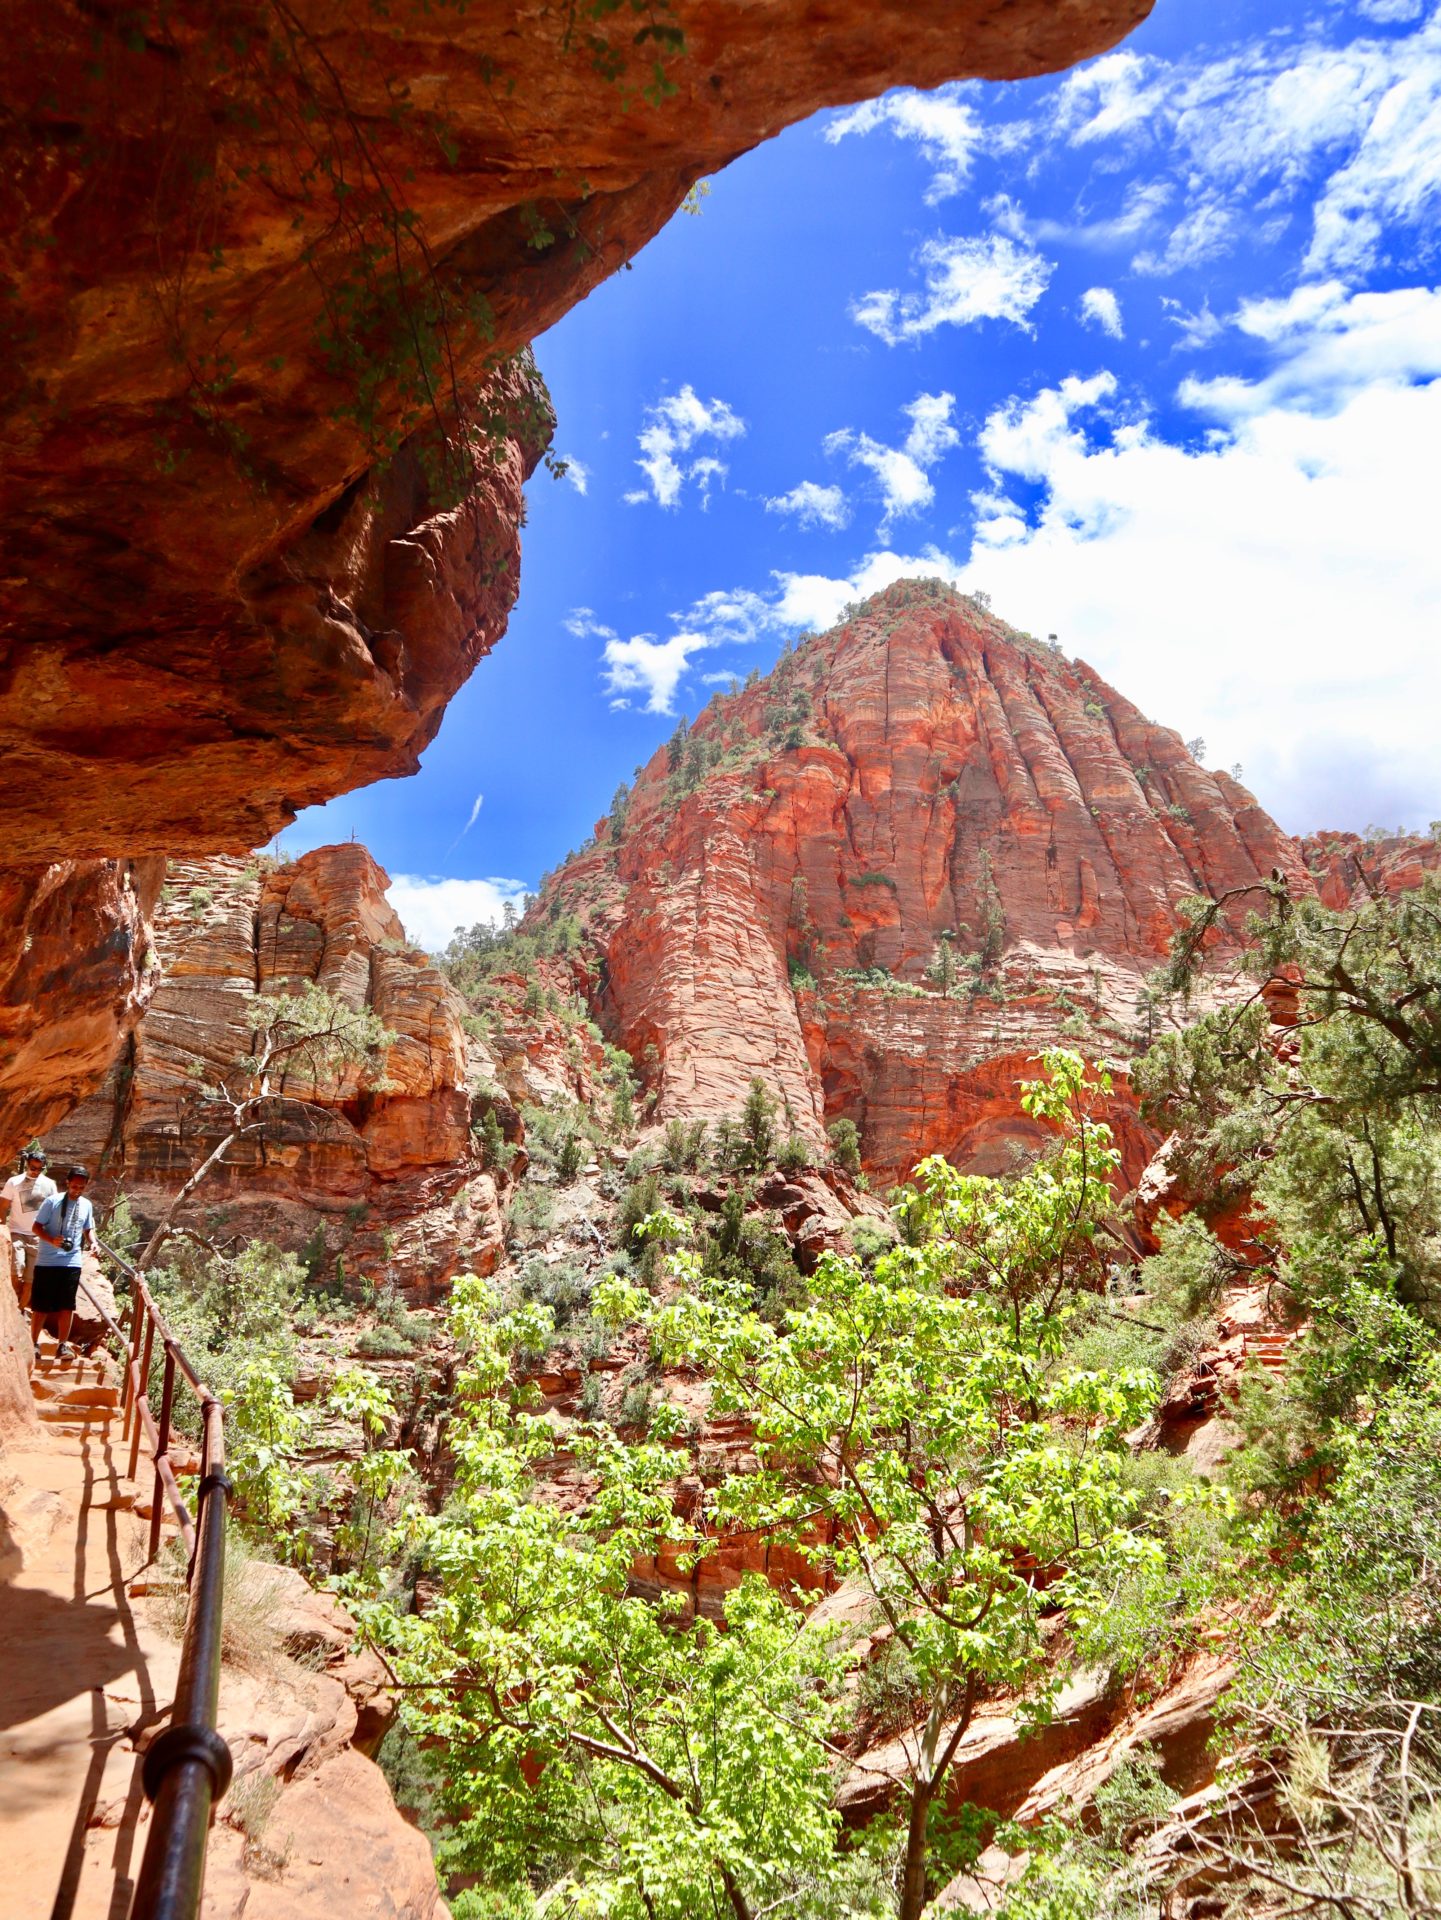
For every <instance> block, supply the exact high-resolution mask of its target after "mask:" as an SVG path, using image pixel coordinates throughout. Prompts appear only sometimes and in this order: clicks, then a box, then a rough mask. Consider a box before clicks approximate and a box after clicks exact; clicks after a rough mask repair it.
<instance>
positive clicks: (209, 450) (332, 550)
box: [0, 0, 1151, 1153]
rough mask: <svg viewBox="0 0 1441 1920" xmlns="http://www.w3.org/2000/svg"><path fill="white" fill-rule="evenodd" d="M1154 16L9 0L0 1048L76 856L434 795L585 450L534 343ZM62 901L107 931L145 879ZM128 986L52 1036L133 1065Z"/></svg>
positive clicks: (102, 881) (64, 1073)
mask: <svg viewBox="0 0 1441 1920" xmlns="http://www.w3.org/2000/svg"><path fill="white" fill-rule="evenodd" d="M1150 4H1151V0H1060V3H1059V4H1057V0H827V3H826V4H825V5H823V6H821V7H817V6H815V5H812V4H809V3H807V4H802V0H772V4H768V5H766V6H764V7H737V6H734V5H730V4H726V3H725V0H658V3H657V4H656V5H655V6H654V7H652V8H648V9H647V10H646V14H645V18H644V20H643V21H642V20H639V18H638V16H636V15H635V13H634V9H632V8H628V7H620V8H619V9H611V10H607V9H605V8H580V9H577V8H576V7H574V6H564V7H554V8H546V7H540V8H537V7H534V6H529V5H523V4H521V3H520V0H486V4H485V5H482V6H470V7H464V6H457V7H449V6H434V5H430V4H423V0H398V3H397V4H394V5H389V6H384V7H381V6H373V7H359V8H357V7H355V6H352V5H349V4H345V3H343V0H291V4H288V5H286V6H285V7H284V8H281V7H279V6H276V5H273V4H271V3H270V0H239V3H238V4H236V5H233V6H228V7H226V8H225V9H223V10H222V11H220V12H217V10H216V9H215V8H214V7H213V6H212V5H210V4H208V0H177V3H176V4H173V5H169V6H166V7H164V8H150V9H146V8H140V9H136V8H132V7H122V6H116V5H111V4H109V3H108V0H104V3H102V4H100V5H91V4H88V3H87V4H82V3H81V0H44V3H43V4H42V0H14V4H12V5H10V6H9V7H7V8H6V10H5V31H4V34H3V36H0V754H3V759H4V764H5V769H6V821H5V825H6V834H5V859H6V862H7V863H8V865H9V867H10V869H11V871H10V874H9V876H8V877H7V876H6V875H5V874H3V873H0V909H3V913H0V1033H5V1034H6V1035H7V1036H8V1034H9V1033H10V1031H11V1029H12V1027H13V1028H17V1029H19V1030H22V1031H24V1030H26V1028H27V1022H28V1021H29V1018H30V1008H31V1005H32V1003H31V1002H30V1001H28V1000H27V999H26V998H25V993H26V991H27V988H28V983H27V982H26V981H25V980H24V979H18V980H17V979H15V978H13V977H12V976H15V975H17V974H24V973H25V971H26V969H25V967H24V965H23V964H22V961H23V956H24V953H25V942H26V939H27V927H26V924H25V914H26V912H27V911H29V910H30V908H31V907H33V905H34V903H35V901H36V898H37V897H38V896H39V895H40V894H42V893H47V892H48V893H51V894H53V892H54V887H55V876H54V875H53V874H47V873H46V872H45V871H44V869H45V868H46V867H47V866H48V865H50V864H51V863H54V862H60V861H77V860H79V861H86V860H90V861H96V860H99V861H104V860H110V859H114V858H116V857H124V858H127V859H129V858H135V857H137V856H140V855H149V854H156V855H161V854H164V855H196V854H203V853H210V852H216V851H228V852H242V851H243V850H244V849H246V848H248V847H252V846H257V845H261V844H263V843H264V842H265V841H266V840H267V839H268V838H269V837H270V835H271V834H272V833H273V832H274V831H275V829H276V828H277V827H278V826H280V825H281V824H282V823H284V822H286V821H288V820H289V819H291V818H292V817H293V816H294V814H295V812H296V810H297V809H298V808H300V807H302V806H304V805H307V804H309V803H311V802H314V801H319V800H323V799H327V798H329V797H331V796H332V795H334V794H337V793H341V792H344V791H346V790H348V789H350V788H352V787H356V786H359V785H363V784H364V783H366V782H367V781H371V780H375V779H377V778H380V777H381V776H383V775H393V774H398V773H407V772H413V771H414V770H415V767H416V765H417V756H418V755H419V753H420V751H421V749H422V748H423V747H424V746H425V745H426V744H427V742H428V741H429V740H430V739H432V738H433V736H434V734H435V730H436V728H437V727H438V726H439V724H440V719H441V716H442V714H443V713H444V710H445V706H446V703H447V701H448V700H449V699H450V697H451V695H452V694H453V693H454V692H455V690H456V688H457V687H458V686H460V685H461V683H462V682H463V681H464V680H465V679H466V677H467V676H468V675H469V674H470V672H471V671H472V669H473V668H474V667H475V665H476V663H477V661H478V660H479V659H480V658H481V657H482V656H483V655H484V654H485V653H486V652H487V651H488V649H489V648H490V647H491V646H493V645H494V644H495V641H496V640H497V638H498V637H499V636H500V634H501V633H502V632H503V631H504V627H505V622H506V618H507V616H508V613H509V609H510V606H511V604H512V602H513V600H514V598H515V593H516V588H517V581H518V567H519V540H518V535H517V528H518V526H519V523H520V519H521V511H522V500H521V488H522V485H523V482H524V480H525V478H526V476H527V475H528V474H529V472H530V471H531V469H532V468H533V466H534V465H535V463H536V461H537V460H538V458H539V457H540V454H541V451H542V449H543V448H544V447H545V445H546V443H547V442H548V440H549V437H550V432H551V426H552V422H551V417H550V412H549V403H548V401H547V399H546V397H545V394H544V390H543V388H542V387H541V386H540V385H539V384H538V382H537V380H536V378H535V376H534V371H533V369H532V368H530V367H529V366H528V364H527V363H526V362H525V360H524V359H523V358H522V359H517V358H516V357H515V356H516V355H517V352H518V350H520V349H523V348H524V346H525V344H526V342H528V341H529V340H531V339H533V338H534V337H535V336H536V335H537V334H538V333H540V332H541V331H543V330H544V329H545V328H546V327H548V326H550V325H552V324H553V323H554V322H555V321H556V320H557V319H559V318H560V316H561V315H562V314H563V313H564V312H565V311H566V310H567V309H568V308H569V307H570V306H572V305H574V303H575V302H576V301H577V300H579V299H581V298H583V297H584V295H585V294H586V293H587V292H588V291H589V289H590V288H591V287H593V286H594V285H596V283H597V282H598V281H600V280H602V279H604V278H605V277H606V276H607V275H608V274H610V273H612V272H614V271H615V270H616V269H617V268H618V267H619V266H621V265H622V264H624V263H625V262H626V261H627V260H628V259H629V257H630V256H631V255H632V254H633V253H634V252H635V251H636V250H637V249H638V248H639V247H640V246H642V245H643V244H644V243H645V241H647V240H648V239H649V238H650V237H651V236H652V235H653V234H654V233H655V232H656V231H657V230H658V229H659V228H660V227H661V226H662V225H663V224H664V222H665V221H666V220H667V219H668V218H669V217H670V215H671V213H672V212H673V211H674V209H675V208H676V206H677V205H678V204H679V202H680V200H681V198H682V196H683V195H684V193H685V192H686V190H687V189H688V187H689V186H690V184H691V182H692V181H693V180H695V179H696V177H697V176H698V175H700V174H702V173H707V172H713V171H715V170H716V169H718V168H720V167H723V166H724V165H725V164H726V163H727V162H728V161H730V160H731V159H734V158H735V157H736V156H737V155H738V154H740V153H743V152H745V151H746V150H747V149H748V148H750V147H752V146H754V145H755V144H756V143H757V142H758V141H760V140H763V139H765V138H767V137H768V136H769V135H771V134H774V133H777V132H779V131H780V129H781V128H782V127H784V126H786V125H787V124H789V123H790V122H792V121H794V120H797V119H799V118H802V117H803V116H804V115H806V114H808V113H811V112H813V111H814V110H815V109H816V108H818V107H821V106H824V105H826V104H834V103H837V102H842V101H849V100H854V99H858V98H862V97H865V96H867V95H870V94H875V93H879V92H881V91H882V90H883V89H885V88H886V87H888V86H891V85H895V84H897V83H900V82H910V83H912V84H915V85H919V86H933V85H935V84H936V83H938V82H940V81H942V80H946V79H953V78H959V77H962V76H965V75H979V76H984V77H987V78H993V79H998V78H1004V77H1008V76H1023V75H1030V74H1036V73H1042V72H1046V71H1050V70H1054V69H1056V68H1060V67H1064V66H1066V65H1068V64H1070V63H1071V62H1073V61H1076V60H1079V59H1082V58H1084V57H1085V56H1087V55H1089V54H1092V53H1096V52H1099V51H1101V50H1102V49H1103V48H1105V47H1108V46H1110V45H1112V44H1114V42H1115V41H1116V40H1118V39H1119V38H1120V37H1121V36H1122V35H1123V34H1124V33H1125V32H1126V31H1127V30H1128V29H1129V28H1131V27H1132V26H1134V25H1135V24H1136V22H1137V21H1138V20H1140V19H1142V18H1144V16H1145V15H1146V13H1147V12H1148V11H1149V10H1150ZM440 434H445V435H447V436H448V437H449V441H450V447H451V454H452V455H453V457H448V458H446V459H439V458H438V457H437V436H438V435H440ZM63 878H64V879H65V880H66V881H67V883H68V884H69V885H70V886H71V888H72V893H73V895H74V897H75V898H76V899H77V900H78V902H79V904H80V906H81V909H82V910H88V907H89V905H90V904H91V903H93V901H94V900H95V899H96V898H97V897H98V896H99V895H100V894H103V893H104V891H105V889H106V887H107V886H108V885H109V884H110V882H109V881H108V880H107V878H106V874H105V872H104V871H103V870H102V869H101V868H98V867H94V868H91V869H90V870H89V871H88V872H77V871H76V870H74V869H67V870H66V873H65V875H64V876H63ZM52 905H53V902H52ZM137 925H138V923H137V922H136V920H135V917H134V915H133V913H132V912H131V910H130V909H129V907H128V906H126V905H125V904H124V903H120V902H117V903H116V914H115V917H114V919H113V921H112V930H115V931H118V932H120V933H122V934H124V935H125V936H126V937H127V938H128V939H129V942H130V950H131V951H133V952H137V953H138V952H139V950H140V948H139V945H138V944H137V942H136V939H135V937H134V936H135V934H136V931H137ZM102 945H103V941H102ZM114 957H115V964H114V966H113V967H112V968H110V969H109V970H108V971H106V970H105V969H102V970H101V973H100V974H99V975H95V974H93V973H87V974H86V975H85V977H84V978H81V979H76V980H73V981H70V982H67V983H66V984H65V985H64V986H63V988H62V989H61V991H60V992H59V993H58V994H56V995H54V996H52V997H51V999H50V1000H49V1002H48V1006H47V1017H48V1018H49V1019H50V1020H51V1021H52V1022H58V1023H59V1024H61V1025H66V1024H68V1025H71V1026H73V1027H76V1028H84V1029H86V1030H87V1032H88V1033H89V1034H90V1035H92V1036H93V1035H94V1034H96V1033H98V1032H99V1031H100V1030H101V1029H103V1028H105V1027H106V1026H107V1024H108V1025H109V1026H110V1027H111V1028H113V1031H114V1036H115V1038H117V1039H118V1038H119V1037H120V1036H121V1035H122V1034H123V1032H124V1031H125V1030H127V1027H128V1025H129V1024H132V1023H133V1020H134V1018H135V1015H136V1013H137V1012H138V1004H139V1002H138V997H137V996H136V994H135V991H134V989H135V984H136V982H135V976H134V973H133V968H132V967H131V965H130V961H129V960H128V959H127V958H126V956H125V955H122V954H120V953H119V952H118V951H117V953H116V955H115V956H114ZM7 982H8V986H7ZM117 1007H119V1008H121V1009H122V1015H123V1017H121V1018H119V1019H118V1020H117V1018H116V1011H115V1010H116V1008H117ZM91 1044H92V1042H91V1040H90V1039H87V1040H86V1041H85V1042H84V1046H83V1047H77V1048H73V1049H71V1050H70V1051H69V1053H68V1054H67V1057H66V1058H65V1060H64V1061H63V1062H61V1061H55V1062H52V1061H51V1060H50V1059H49V1058H48V1056H47V1055H46V1054H45V1052H44V1050H43V1048H42V1049H41V1050H40V1051H39V1052H36V1053H33V1054H29V1055H27V1057H26V1064H25V1069H24V1072H25V1079H26V1086H27V1093H26V1096H25V1098H24V1099H23V1100H21V1101H20V1102H19V1103H18V1104H16V1105H14V1106H13V1107H11V1106H7V1104H6V1102H5V1101H4V1099H0V1153H3V1152H8V1151H9V1149H10V1148H12V1147H14V1146H16V1145H18V1144H19V1143H20V1141H22V1140H23V1138H24V1137H25V1135H26V1134H27V1133H28V1132H30V1131H31V1130H32V1128H33V1127H34V1126H35V1125H37V1124H44V1123H45V1122H46V1121H47V1120H48V1119H49V1118H50V1117H52V1116H53V1114H54V1112H55V1111H56V1109H57V1107H58V1106H63V1105H67V1104H69V1103H72V1102H73V1101H74V1100H75V1099H76V1098H77V1097H78V1095H79V1094H80V1093H82V1092H83V1091H85V1090H86V1089H87V1088H88V1087H91V1086H93V1085H94V1084H95V1081H96V1079H97V1077H98V1074H99V1072H100V1071H101V1063H100V1062H99V1061H98V1060H96V1061H95V1062H94V1063H93V1064H92V1065H91V1066H90V1067H88V1068H86V1069H85V1070H84V1071H81V1070H80V1054H81V1052H82V1051H83V1050H84V1047H89V1046H91Z"/></svg>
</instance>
